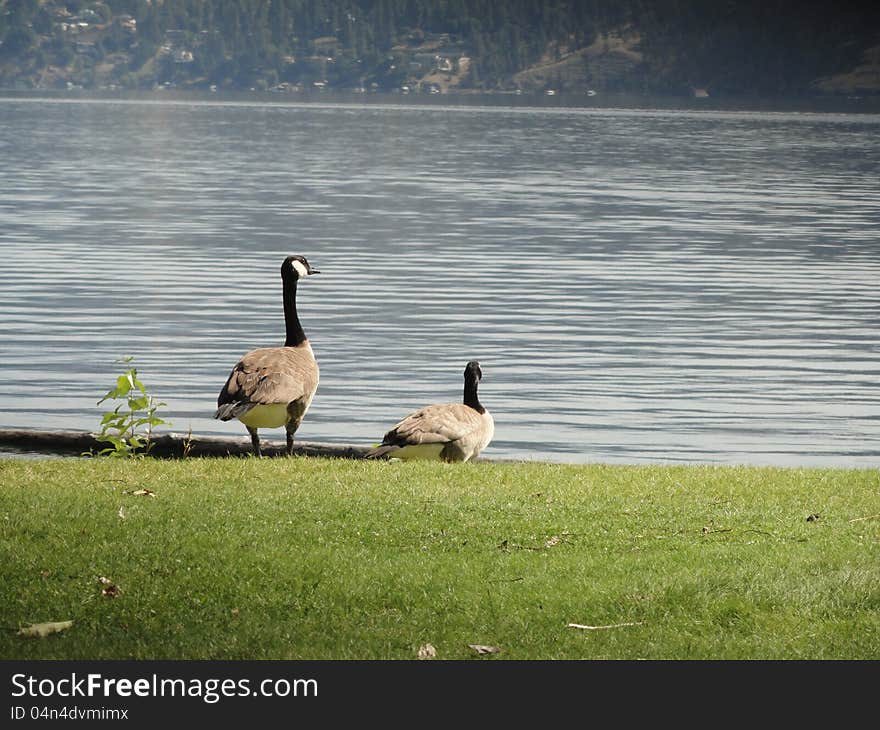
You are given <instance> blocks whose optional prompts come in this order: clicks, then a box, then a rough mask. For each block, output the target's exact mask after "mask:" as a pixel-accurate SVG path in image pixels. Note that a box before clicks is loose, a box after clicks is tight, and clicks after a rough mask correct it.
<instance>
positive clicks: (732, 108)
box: [0, 88, 880, 114]
mask: <svg viewBox="0 0 880 730" xmlns="http://www.w3.org/2000/svg"><path fill="white" fill-rule="evenodd" d="M16 100H28V101H35V102H38V101H46V102H58V101H64V102H88V101H101V102H126V103H163V102H168V103H206V102H207V103H216V104H230V105H235V104H248V105H249V104H265V105H273V106H279V107H286V106H309V105H312V106H324V105H328V106H334V105H338V106H357V107H363V108H371V107H375V108H379V107H383V106H394V107H404V108H405V107H412V108H423V109H431V108H437V109H441V108H442V109H448V108H456V107H458V108H485V109H493V108H500V109H524V110H559V111H566V110H576V109H577V110H596V111H610V110H615V109H622V110H640V109H642V110H660V111H686V112H692V111H711V112H756V113H760V112H767V113H786V112H787V113H818V114H880V96H871V95H852V96H828V95H816V96H809V97H806V96H796V97H785V98H771V97H734V96H724V97H708V98H695V97H689V96H683V95H672V94H670V95H654V94H651V95H648V94H644V95H643V94H628V93H601V94H596V95H595V96H587V95H586V94H558V95H554V96H546V95H541V94H514V93H510V92H499V91H489V92H474V91H457V92H450V93H448V94H442V95H432V96H428V95H424V94H419V95H409V94H400V93H383V92H378V93H367V94H357V93H354V92H344V91H319V92H311V91H310V92H302V93H276V92H268V91H221V92H210V91H199V90H182V89H155V90H147V91H143V90H139V91H132V90H110V89H75V90H62V89H12V88H0V101H16Z"/></svg>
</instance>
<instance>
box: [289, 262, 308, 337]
mask: <svg viewBox="0 0 880 730" xmlns="http://www.w3.org/2000/svg"><path fill="white" fill-rule="evenodd" d="M296 282H297V280H296V279H294V278H285V279H284V324H285V326H286V327H287V339H286V340H285V342H284V346H285V347H297V346H298V345H301V344H302V343H303V342H305V341H306V333H305V332H303V328H302V325H301V324H300V323H299V315H297V313H296Z"/></svg>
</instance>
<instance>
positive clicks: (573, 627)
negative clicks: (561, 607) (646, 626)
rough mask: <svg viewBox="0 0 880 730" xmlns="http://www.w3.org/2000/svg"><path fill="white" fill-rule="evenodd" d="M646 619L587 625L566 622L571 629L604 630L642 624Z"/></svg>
mask: <svg viewBox="0 0 880 730" xmlns="http://www.w3.org/2000/svg"><path fill="white" fill-rule="evenodd" d="M643 623H645V622H644V621H628V622H627V623H622V624H608V625H607V626H586V625H585V624H566V627H567V628H569V629H582V630H584V631H602V630H603V629H619V628H621V627H623V626H641V625H642V624H643Z"/></svg>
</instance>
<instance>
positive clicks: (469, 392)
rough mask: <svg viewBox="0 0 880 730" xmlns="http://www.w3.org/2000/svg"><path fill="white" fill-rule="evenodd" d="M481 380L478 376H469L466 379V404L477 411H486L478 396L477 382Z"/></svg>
mask: <svg viewBox="0 0 880 730" xmlns="http://www.w3.org/2000/svg"><path fill="white" fill-rule="evenodd" d="M479 382H480V381H479V380H477V379H476V378H471V377H467V378H465V379H464V404H465V405H466V406H470V407H471V408H473V409H474V410H475V411H476V412H477V413H485V412H486V409H485V408H483V406H482V404H481V403H480V399H479V398H478V397H477V383H479Z"/></svg>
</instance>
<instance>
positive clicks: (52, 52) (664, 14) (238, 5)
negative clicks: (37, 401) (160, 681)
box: [0, 0, 880, 95]
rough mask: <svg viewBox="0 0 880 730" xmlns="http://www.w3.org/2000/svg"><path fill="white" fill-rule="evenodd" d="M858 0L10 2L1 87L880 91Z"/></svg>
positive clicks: (0, 1) (2, 27)
mask: <svg viewBox="0 0 880 730" xmlns="http://www.w3.org/2000/svg"><path fill="white" fill-rule="evenodd" d="M878 49H880V3H875V4H874V6H873V7H871V4H868V3H862V2H854V1H853V0H843V1H840V0H837V1H836V2H834V3H829V2H827V1H826V2H816V1H815V0H728V1H727V2H705V1H704V0H271V1H270V0H244V1H237V0H105V1H104V2H90V1H89V0H69V1H68V2H62V1H61V0H0V86H2V87H7V88H70V87H85V88H108V87H109V88H153V87H155V86H174V87H182V88H211V87H216V88H220V89H224V88H230V89H251V88H254V89H272V90H277V91H286V92H296V91H302V90H320V89H331V88H332V89H344V90H349V91H356V92H370V91H379V90H381V91H401V92H403V93H407V92H411V93H417V92H422V93H446V92H451V91H467V90H473V91H516V90H519V91H524V92H544V93H554V92H559V93H585V92H591V91H596V92H602V91H639V92H653V93H674V94H681V93H694V91H695V90H703V89H705V90H708V91H706V92H704V93H708V92H709V91H711V93H712V94H761V95H793V94H794V95H797V94H813V93H822V92H825V93H827V92H830V93H853V92H858V93H865V92H867V93H877V92H878V91H880V57H878V56H880V53H878Z"/></svg>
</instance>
